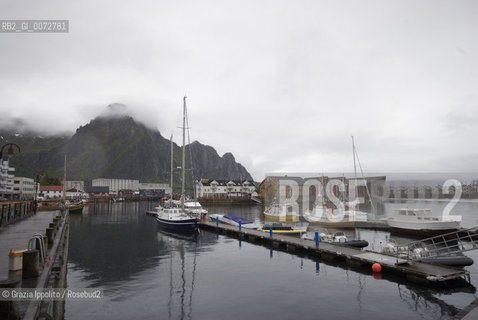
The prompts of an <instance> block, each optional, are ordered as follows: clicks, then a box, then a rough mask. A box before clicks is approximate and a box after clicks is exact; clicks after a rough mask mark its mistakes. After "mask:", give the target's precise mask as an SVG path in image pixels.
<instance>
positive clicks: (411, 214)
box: [385, 208, 461, 230]
mask: <svg viewBox="0 0 478 320" xmlns="http://www.w3.org/2000/svg"><path fill="white" fill-rule="evenodd" d="M385 220H386V221H387V223H388V225H389V226H390V227H392V228H398V229H406V230H456V229H458V228H459V227H460V222H461V216H453V217H449V218H446V219H444V218H443V217H442V216H438V215H433V214H432V211H431V209H410V208H402V209H395V210H394V215H393V217H389V218H386V219H385Z"/></svg>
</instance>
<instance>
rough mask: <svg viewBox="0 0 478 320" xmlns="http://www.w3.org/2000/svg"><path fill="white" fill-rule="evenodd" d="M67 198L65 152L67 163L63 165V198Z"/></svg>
mask: <svg viewBox="0 0 478 320" xmlns="http://www.w3.org/2000/svg"><path fill="white" fill-rule="evenodd" d="M65 199H66V154H65V163H64V165H63V197H62V200H63V202H65Z"/></svg>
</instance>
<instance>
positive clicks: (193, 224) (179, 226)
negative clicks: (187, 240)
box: [156, 217, 198, 231]
mask: <svg viewBox="0 0 478 320" xmlns="http://www.w3.org/2000/svg"><path fill="white" fill-rule="evenodd" d="M156 221H158V225H159V226H160V227H162V228H164V229H168V230H175V231H195V230H197V228H198V219H194V218H192V219H186V220H168V219H162V218H159V217H156Z"/></svg>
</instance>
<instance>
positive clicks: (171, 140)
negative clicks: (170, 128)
mask: <svg viewBox="0 0 478 320" xmlns="http://www.w3.org/2000/svg"><path fill="white" fill-rule="evenodd" d="M169 141H170V143H171V199H172V198H173V170H174V167H173V135H172V134H171V139H170V140H169Z"/></svg>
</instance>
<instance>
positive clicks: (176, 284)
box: [65, 201, 478, 319]
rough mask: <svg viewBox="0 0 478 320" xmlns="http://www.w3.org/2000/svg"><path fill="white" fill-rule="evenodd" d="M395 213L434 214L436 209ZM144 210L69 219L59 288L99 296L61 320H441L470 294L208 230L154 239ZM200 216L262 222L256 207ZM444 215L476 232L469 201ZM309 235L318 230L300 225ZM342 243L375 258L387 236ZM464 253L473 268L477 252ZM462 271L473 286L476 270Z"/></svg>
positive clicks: (70, 308)
mask: <svg viewBox="0 0 478 320" xmlns="http://www.w3.org/2000/svg"><path fill="white" fill-rule="evenodd" d="M405 205H406V206H409V207H414V206H416V207H420V206H421V207H432V208H434V209H437V210H439V209H441V208H443V207H444V206H445V205H446V202H426V201H409V202H407V203H406V204H405ZM151 206H153V204H150V203H117V204H114V205H112V206H111V207H108V206H107V205H104V206H98V207H96V209H94V207H89V208H87V209H86V208H85V211H84V214H83V215H81V216H80V215H77V216H74V215H72V216H71V217H70V219H71V220H70V221H71V229H70V249H69V261H68V268H69V270H68V287H70V288H102V289H103V290H104V297H103V298H102V299H101V300H97V301H95V300H67V303H66V311H65V317H66V319H90V318H91V319H158V318H159V319H225V318H228V319H258V318H263V317H266V318H275V319H290V318H301V319H317V318H322V319H450V318H452V316H453V315H454V314H456V313H457V312H458V311H459V310H460V309H461V308H464V307H465V306H467V305H468V304H469V303H470V302H471V301H473V300H474V299H475V296H476V293H475V289H474V288H473V287H467V288H460V289H449V290H443V289H441V290H434V289H427V288H425V287H420V286H415V285H413V284H409V283H404V282H401V283H399V282H397V281H395V280H393V281H391V280H387V279H375V278H374V277H373V275H372V272H371V271H370V272H362V273H361V272H358V271H356V270H347V269H346V268H343V267H340V266H334V265H332V264H330V263H324V262H322V261H314V260H311V259H309V258H302V257H299V256H296V255H290V254H288V253H285V252H280V251H271V250H269V249H268V248H265V247H262V246H259V245H253V244H250V243H247V242H244V241H242V242H241V241H239V240H236V239H231V238H228V237H225V236H217V235H215V234H212V233H208V232H201V233H200V234H198V235H197V237H179V236H177V235H175V234H168V233H164V232H163V231H161V230H160V229H159V228H158V227H157V225H156V222H155V220H154V218H152V217H150V216H147V215H146V214H145V210H146V209H148V208H150V207H151ZM396 206H401V207H403V206H404V204H403V203H401V204H387V205H386V212H385V215H388V214H390V212H391V209H392V208H393V207H396ZM209 209H210V212H211V213H225V212H227V213H234V214H237V215H241V216H244V217H247V218H249V219H252V220H256V221H261V219H263V215H261V207H260V206H247V207H233V208H226V207H212V208H209ZM452 214H462V215H463V224H462V225H463V226H465V227H470V226H476V225H478V223H477V221H476V219H478V202H476V201H468V202H466V201H463V202H459V203H458V204H457V206H456V207H455V209H454V211H453V212H452ZM315 230H318V231H322V229H321V228H318V227H309V231H311V232H313V231H315ZM348 235H349V236H350V237H357V238H362V239H366V240H368V241H369V242H370V243H371V244H370V245H369V248H368V249H375V250H379V249H380V246H382V245H383V244H384V242H385V241H386V239H388V237H390V235H389V234H388V233H385V232H375V231H368V230H359V231H357V232H353V231H352V232H348ZM394 238H395V237H394ZM399 240H400V241H404V242H406V241H407V240H408V239H405V238H400V239H399ZM467 255H468V256H470V257H471V258H473V259H474V260H475V261H476V263H478V252H470V253H467ZM467 270H469V271H470V272H471V280H472V284H473V285H474V286H476V287H478V266H477V265H473V266H471V267H468V268H467Z"/></svg>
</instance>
